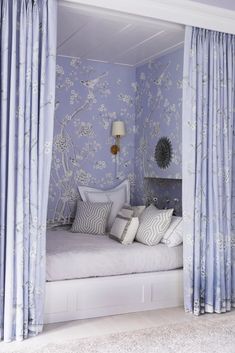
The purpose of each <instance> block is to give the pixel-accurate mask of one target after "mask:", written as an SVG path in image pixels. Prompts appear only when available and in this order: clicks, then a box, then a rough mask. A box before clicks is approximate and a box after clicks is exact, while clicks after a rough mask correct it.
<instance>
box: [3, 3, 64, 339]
mask: <svg viewBox="0 0 235 353" xmlns="http://www.w3.org/2000/svg"><path fill="white" fill-rule="evenodd" d="M56 14H57V12H56V0H38V1H37V0H34V1H33V0H11V1H9V0H0V69H1V80H0V197H1V198H0V338H1V339H4V340H5V341H10V340H12V339H17V340H22V339H23V338H26V337H27V336H28V335H30V334H32V335H34V334H37V333H38V332H40V331H41V330H42V324H43V297H44V282H45V229H46V214H47V199H48V186H49V177H50V164H51V150H52V139H53V121H54V98H55V62H56V56H55V54H56Z"/></svg>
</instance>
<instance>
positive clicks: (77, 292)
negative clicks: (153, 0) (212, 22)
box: [45, 2, 184, 323]
mask: <svg viewBox="0 0 235 353" xmlns="http://www.w3.org/2000/svg"><path fill="white" fill-rule="evenodd" d="M57 37H58V38H57V78H56V112H55V126H54V142H53V158H52V169H51V181H50V190H49V204H48V231H47V282H46V298H45V323H52V322H60V321H68V320H75V319H84V318H91V317H98V316H106V315H113V314H121V313H127V312H135V311H142V310H152V309H157V308H166V307H173V306H180V305H182V304H183V269H182V266H183V251H182V250H183V246H182V239H181V241H179V243H177V244H176V246H168V245H167V244H166V242H165V243H163V242H160V240H159V243H158V244H157V245H152V246H148V245H147V244H146V243H145V244H143V243H141V242H140V241H136V240H137V238H135V241H133V242H132V244H129V245H124V244H122V243H121V242H118V241H117V240H114V239H113V235H112V234H111V235H112V237H109V236H108V234H109V233H110V229H113V228H110V229H109V232H108V234H106V235H94V234H92V235H91V234H87V233H88V232H85V231H83V232H82V231H78V232H76V229H75V228H76V227H78V229H80V230H81V224H82V222H83V221H84V220H81V219H80V220H79V221H78V223H77V224H76V225H74V224H73V228H72V229H73V232H71V226H72V223H73V222H75V221H74V219H76V209H79V207H81V208H82V207H83V206H84V203H85V202H87V203H93V204H95V203H105V202H106V203H107V204H108V202H111V203H112V206H110V207H111V211H110V212H111V213H112V212H114V213H115V212H116V213H115V217H116V216H117V213H118V212H120V210H121V209H122V208H123V207H126V204H131V205H132V206H133V207H132V210H131V212H133V213H132V216H133V215H134V216H135V218H138V222H139V223H138V225H139V226H140V223H141V215H140V214H138V215H137V214H136V212H137V209H138V208H135V209H134V207H135V206H145V207H148V206H149V205H150V204H152V205H153V207H154V212H155V209H158V211H159V209H161V210H163V211H164V212H165V213H166V214H168V213H169V212H168V211H170V210H171V209H174V215H173V217H175V218H180V217H181V216H182V204H181V180H182V172H181V167H182V163H181V153H182V151H181V118H182V79H183V43H184V26H182V25H178V24H175V23H169V22H164V21H160V20H154V19H149V18H147V17H146V18H144V17H141V16H130V15H127V14H122V13H118V12H111V11H105V10H102V11H101V10H99V9H98V8H92V7H88V6H87V7H86V6H78V5H77V6H76V5H75V4H71V3H69V2H59V6H58V35H57ZM115 121H121V122H123V123H124V128H123V131H121V132H120V133H118V134H119V135H117V136H121V137H120V139H119V140H118V141H117V140H115V136H116V135H115V136H112V126H113V122H115ZM163 137H164V138H167V139H168V140H169V141H170V145H171V149H172V150H171V155H170V156H168V157H169V158H170V159H169V161H168V162H167V165H166V166H165V165H164V161H163V160H161V163H163V167H161V165H160V162H159V160H158V159H159V158H162V157H159V153H160V156H162V153H161V151H162V150H161V147H162V146H161V145H160V144H159V145H158V147H159V148H160V150H159V149H157V143H158V142H159V140H160V139H161V138H163ZM115 141H116V142H115ZM115 143H117V144H118V145H116V144H115ZM112 145H114V146H118V148H120V151H119V152H118V153H117V154H112V153H111V146H112ZM164 151H165V150H163V157H164V153H165V152H164ZM168 152H169V151H168ZM168 152H167V150H166V153H168ZM79 188H80V189H79ZM97 189H99V190H97ZM101 190H104V192H103V193H102V192H101ZM79 191H80V192H79ZM91 195H92V196H91ZM104 195H105V196H104ZM122 195H124V196H123V198H122ZM80 199H81V200H82V201H80V203H79V201H78V200H80ZM82 203H83V205H82ZM78 204H79V205H78ZM93 206H94V205H93ZM93 206H92V207H93ZM107 207H108V206H107ZM113 207H114V208H115V210H116V211H113ZM133 209H134V211H133ZM146 209H147V208H146ZM146 209H145V210H146ZM139 210H140V209H138V212H139ZM145 210H144V211H143V210H142V211H143V212H145ZM129 211H130V210H129ZM81 212H85V213H84V214H85V216H84V218H85V221H87V219H89V215H90V214H91V213H90V212H95V211H94V210H93V211H91V210H90V209H86V210H85V211H84V210H81ZM97 212H98V211H97ZM100 212H101V211H100ZM102 212H106V211H105V209H103V210H102ZM102 212H101V213H102ZM138 212H137V213H138ZM164 212H163V213H164ZM167 212H168V213H167ZM111 213H110V214H111ZM102 214H103V213H102ZM134 216H133V217H134ZM171 216H172V215H171ZM115 217H114V219H115V221H116V218H115ZM98 218H99V219H101V218H102V217H101V216H100V214H99V215H98ZM95 219H96V215H95V214H93V218H91V221H90V222H91V223H92V225H94V223H95ZM114 219H113V220H112V221H113V222H114ZM178 221H179V220H178ZM112 224H113V223H112ZM112 224H111V225H112ZM170 224H171V223H169V224H168V226H170ZM75 226H76V227H75ZM149 228H151V226H150V227H149ZM181 229H182V228H181ZM165 232H166V231H165ZM162 237H163V234H162ZM181 238H182V234H181ZM119 240H120V239H119Z"/></svg>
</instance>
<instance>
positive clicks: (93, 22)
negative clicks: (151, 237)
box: [57, 2, 184, 66]
mask: <svg viewBox="0 0 235 353" xmlns="http://www.w3.org/2000/svg"><path fill="white" fill-rule="evenodd" d="M183 41H184V27H183V26H181V25H177V24H171V23H168V22H163V21H147V20H144V19H139V18H133V17H130V16H126V15H125V16H123V15H116V14H112V13H103V12H94V11H90V10H89V11H87V10H86V9H85V10H84V9H82V10H81V9H79V8H76V7H74V6H72V7H70V6H67V5H66V4H63V2H61V3H60V4H59V7H58V35H57V54H58V55H64V56H70V57H80V58H84V59H89V60H95V61H103V62H108V63H113V64H121V65H128V66H138V65H141V64H142V63H145V62H147V61H148V60H150V59H154V58H155V57H158V56H160V55H162V54H164V53H167V52H169V51H171V50H173V49H174V48H177V47H179V46H182V45H183Z"/></svg>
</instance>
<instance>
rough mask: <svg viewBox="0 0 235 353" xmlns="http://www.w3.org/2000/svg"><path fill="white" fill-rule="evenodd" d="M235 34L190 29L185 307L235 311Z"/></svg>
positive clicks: (185, 141) (186, 67) (186, 91)
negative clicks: (233, 309) (234, 200)
mask: <svg viewBox="0 0 235 353" xmlns="http://www.w3.org/2000/svg"><path fill="white" fill-rule="evenodd" d="M234 58H235V36H233V35H230V34H226V33H220V32H214V31H209V30H205V29H200V28H192V27H188V28H187V29H186V34H185V53H184V89H183V213H184V234H185V239H184V273H185V284H184V285H185V308H186V311H190V312H194V313H195V314H196V315H198V314H201V313H204V312H217V313H221V312H226V311H229V310H230V309H231V307H232V306H235V278H234V267H235V256H234V229H233V226H232V223H233V215H234V212H235V207H234V202H233V198H234V196H235V193H234V186H233V185H234V183H233V179H234V175H235V169H234V166H235V164H234V155H235V152H234V149H235V144H234V142H235V141H234V134H233V132H234V107H235V105H234V101H235V100H234V99H235V93H234V92H235V62H234Z"/></svg>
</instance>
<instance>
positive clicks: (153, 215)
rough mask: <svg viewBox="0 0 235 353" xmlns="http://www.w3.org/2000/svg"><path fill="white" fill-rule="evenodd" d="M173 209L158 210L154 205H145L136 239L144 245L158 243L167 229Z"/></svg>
mask: <svg viewBox="0 0 235 353" xmlns="http://www.w3.org/2000/svg"><path fill="white" fill-rule="evenodd" d="M172 213H173V209H169V210H158V209H157V208H156V207H155V206H154V205H150V206H149V207H147V208H146V209H145V210H144V212H143V213H142V214H141V216H140V226H139V229H138V231H137V234H136V240H137V241H138V242H140V243H143V244H146V245H156V244H158V243H159V242H160V241H161V239H162V237H163V235H164V234H165V232H166V231H167V229H168V227H169V225H170V223H171V218H172Z"/></svg>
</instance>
